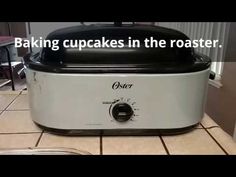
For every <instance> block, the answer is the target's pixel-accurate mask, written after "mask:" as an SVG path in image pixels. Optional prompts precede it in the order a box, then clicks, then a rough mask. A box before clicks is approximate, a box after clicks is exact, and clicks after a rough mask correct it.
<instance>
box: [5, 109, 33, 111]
mask: <svg viewBox="0 0 236 177" xmlns="http://www.w3.org/2000/svg"><path fill="white" fill-rule="evenodd" d="M5 111H30V109H8V110H5Z"/></svg>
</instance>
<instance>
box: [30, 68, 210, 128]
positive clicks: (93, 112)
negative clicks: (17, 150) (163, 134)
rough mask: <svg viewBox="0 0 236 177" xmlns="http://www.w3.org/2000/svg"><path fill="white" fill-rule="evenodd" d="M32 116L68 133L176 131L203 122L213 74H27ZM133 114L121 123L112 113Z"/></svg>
mask: <svg viewBox="0 0 236 177" xmlns="http://www.w3.org/2000/svg"><path fill="white" fill-rule="evenodd" d="M26 78H27V87H28V93H29V102H30V108H31V116H32V119H33V121H34V122H36V123H37V124H40V125H42V126H45V127H49V128H55V129H64V130H74V129H75V130H93V129H96V130H108V129H175V128H184V127H188V126H191V125H194V124H197V123H198V122H200V121H201V119H202V117H203V114H204V105H205V99H206V94H207V85H208V78H209V69H207V70H203V71H199V72H191V73H177V74H142V73H138V74H135V73H133V74H132V73H130V74H121V73H117V74H116V73H114V74H112V73H104V74H98V73H96V74H79V73H74V74H73V73H64V74H63V73H50V72H41V71H36V70H32V69H29V68H27V69H26ZM119 103H127V104H128V105H130V107H131V108H132V115H131V116H130V119H128V120H127V121H123V122H120V121H117V120H116V119H114V117H113V112H112V109H113V108H114V107H115V105H117V104H119Z"/></svg>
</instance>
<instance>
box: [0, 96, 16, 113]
mask: <svg viewBox="0 0 236 177" xmlns="http://www.w3.org/2000/svg"><path fill="white" fill-rule="evenodd" d="M16 97H17V94H0V110H4V109H5V108H6V107H7V106H8V105H9V104H10V103H11V102H12V101H13V100H14V99H15V98H16Z"/></svg>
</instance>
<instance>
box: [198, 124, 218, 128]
mask: <svg viewBox="0 0 236 177" xmlns="http://www.w3.org/2000/svg"><path fill="white" fill-rule="evenodd" d="M212 128H220V126H217V125H214V126H210V127H204V126H203V125H202V127H199V128H195V129H212Z"/></svg>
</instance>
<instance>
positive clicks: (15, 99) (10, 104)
mask: <svg viewBox="0 0 236 177" xmlns="http://www.w3.org/2000/svg"><path fill="white" fill-rule="evenodd" d="M19 96H20V94H18V95H17V96H16V97H15V98H14V99H13V100H12V101H11V102H10V103H9V104H8V105H7V106H6V107H5V109H3V110H2V112H1V113H0V115H1V114H2V113H3V112H4V111H6V110H7V108H8V107H9V106H10V105H11V104H12V103H13V102H14V101H15V100H16V99H17V98H18V97H19Z"/></svg>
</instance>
